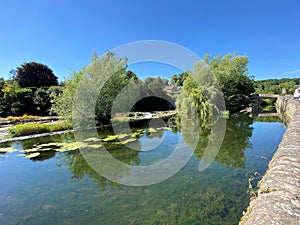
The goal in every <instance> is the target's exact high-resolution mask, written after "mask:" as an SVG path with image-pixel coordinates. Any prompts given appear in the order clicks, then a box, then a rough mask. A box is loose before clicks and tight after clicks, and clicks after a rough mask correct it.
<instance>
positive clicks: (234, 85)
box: [204, 53, 255, 113]
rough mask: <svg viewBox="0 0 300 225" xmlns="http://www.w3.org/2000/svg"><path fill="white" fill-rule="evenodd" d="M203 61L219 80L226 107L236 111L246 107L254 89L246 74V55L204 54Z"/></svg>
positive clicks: (232, 111)
mask: <svg viewBox="0 0 300 225" xmlns="http://www.w3.org/2000/svg"><path fill="white" fill-rule="evenodd" d="M204 61H205V63H207V64H208V66H209V69H210V71H211V72H212V74H213V75H214V76H215V77H216V79H217V80H218V82H219V85H220V88H221V90H222V92H223V94H224V98H225V103H226V109H227V110H228V111H229V112H230V113H237V112H239V111H241V110H243V109H245V108H246V107H248V106H249V105H250V103H251V101H252V99H251V95H252V94H253V93H254V91H255V89H254V81H253V79H252V77H250V76H249V74H248V65H247V64H248V62H249V59H248V57H246V56H239V55H236V54H235V53H234V54H228V55H225V56H224V57H223V56H218V57H215V58H212V57H211V56H206V57H205V59H204Z"/></svg>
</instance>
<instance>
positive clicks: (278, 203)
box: [240, 97, 300, 225]
mask: <svg viewBox="0 0 300 225" xmlns="http://www.w3.org/2000/svg"><path fill="white" fill-rule="evenodd" d="M276 104H277V107H278V109H279V110H283V112H284V113H285V114H286V115H287V116H288V117H290V122H289V125H288V127H287V130H286V132H285V134H284V136H283V139H282V141H281V143H280V145H279V147H278V149H277V151H276V153H275V155H274V156H273V158H272V160H271V161H270V163H269V168H268V170H267V172H266V174H265V175H264V176H263V178H262V180H261V181H260V182H259V189H258V196H257V198H255V199H254V200H252V201H251V202H250V205H249V207H248V209H247V212H246V213H245V215H244V216H243V218H242V219H241V221H240V224H245V225H253V224H276V225H277V224H278V225H279V224H280V225H281V224H282V225H283V224H289V225H293V224H300V197H299V196H300V138H299V134H300V103H299V102H298V101H295V100H293V99H292V98H285V97H279V98H278V100H277V103H276Z"/></svg>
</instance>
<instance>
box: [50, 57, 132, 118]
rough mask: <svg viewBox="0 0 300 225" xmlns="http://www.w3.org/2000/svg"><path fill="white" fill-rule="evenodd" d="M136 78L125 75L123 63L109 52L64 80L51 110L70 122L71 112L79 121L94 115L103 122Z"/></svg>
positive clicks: (126, 73)
mask: <svg viewBox="0 0 300 225" xmlns="http://www.w3.org/2000/svg"><path fill="white" fill-rule="evenodd" d="M135 79H136V75H134V73H132V72H126V60H124V59H121V60H120V59H118V58H116V57H115V55H114V54H113V53H111V52H108V53H107V54H106V55H104V56H103V57H99V56H98V55H94V56H93V57H92V59H91V63H90V64H89V65H87V66H85V67H83V68H82V69H81V70H80V71H79V72H75V73H73V74H72V75H71V77H69V78H68V79H67V80H66V81H65V88H64V90H63V92H62V93H61V94H59V95H56V96H54V98H53V100H52V103H54V105H53V106H52V110H53V111H54V112H56V113H57V114H58V115H59V116H61V117H63V118H65V119H67V120H69V121H70V120H71V119H72V112H73V111H72V110H73V109H74V111H75V112H76V113H78V116H80V117H82V118H84V117H85V116H94V115H95V114H96V115H95V116H96V120H97V121H98V122H99V123H105V122H107V121H109V120H110V118H111V107H112V104H113V101H114V99H115V98H116V96H117V95H118V94H119V92H120V91H121V90H122V88H123V87H125V86H126V85H127V84H128V83H129V82H130V81H132V80H135ZM79 85H80V88H79ZM76 91H77V92H76ZM99 91H100V93H99ZM76 93H77V95H76ZM75 96H77V97H76V99H74V98H75ZM93 101H94V102H96V107H95V109H91V107H90V105H91V102H93Z"/></svg>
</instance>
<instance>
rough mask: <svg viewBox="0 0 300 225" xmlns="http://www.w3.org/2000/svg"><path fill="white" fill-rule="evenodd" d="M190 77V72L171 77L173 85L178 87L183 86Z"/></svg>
mask: <svg viewBox="0 0 300 225" xmlns="http://www.w3.org/2000/svg"><path fill="white" fill-rule="evenodd" d="M188 76H189V72H183V73H181V74H179V75H177V74H174V75H173V76H172V77H171V84H174V85H176V86H182V85H183V82H184V81H185V79H186V78H187V77H188Z"/></svg>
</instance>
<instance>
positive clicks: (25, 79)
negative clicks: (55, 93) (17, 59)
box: [15, 62, 58, 87]
mask: <svg viewBox="0 0 300 225" xmlns="http://www.w3.org/2000/svg"><path fill="white" fill-rule="evenodd" d="M15 80H16V81H17V82H18V84H19V85H20V86H21V87H50V86H55V85H58V82H57V77H56V76H55V75H54V73H53V71H52V70H51V69H50V68H49V67H48V66H46V65H43V64H41V63H36V62H30V63H24V64H23V65H22V66H21V67H18V68H17V73H16V77H15Z"/></svg>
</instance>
